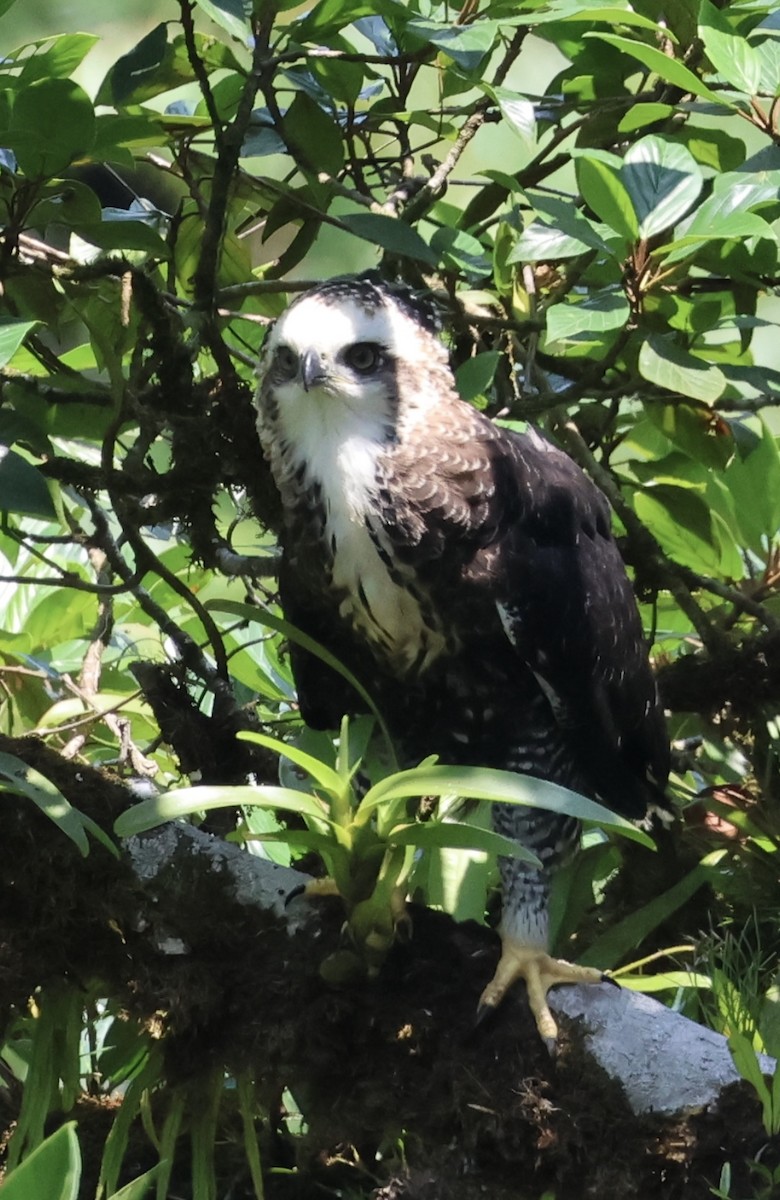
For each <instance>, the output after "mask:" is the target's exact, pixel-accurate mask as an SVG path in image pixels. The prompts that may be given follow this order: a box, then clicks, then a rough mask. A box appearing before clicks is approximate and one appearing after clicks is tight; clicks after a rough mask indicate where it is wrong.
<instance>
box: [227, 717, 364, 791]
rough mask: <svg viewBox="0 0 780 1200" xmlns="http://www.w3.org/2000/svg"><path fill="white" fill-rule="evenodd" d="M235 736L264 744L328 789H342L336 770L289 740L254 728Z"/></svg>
mask: <svg viewBox="0 0 780 1200" xmlns="http://www.w3.org/2000/svg"><path fill="white" fill-rule="evenodd" d="M237 736H238V737H239V738H240V740H241V741H242V742H254V743H255V744H256V745H258V746H265V747H266V749H268V750H273V751H274V753H275V754H280V755H282V757H284V758H288V759H289V760H290V762H292V763H295V765H296V766H298V767H302V768H303V770H304V771H306V773H307V774H308V775H311V777H312V779H314V780H316V781H317V783H319V784H320V786H321V787H323V788H326V789H327V790H328V791H331V792H334V791H335V792H340V791H342V790H343V787H344V782H343V780H342V778H341V776H340V775H339V774H338V772H336V771H334V770H333V767H330V766H328V764H327V763H324V762H323V761H322V760H321V759H319V758H315V757H314V755H313V754H307V753H306V752H305V750H299V749H298V747H297V746H291V745H290V744H289V742H281V741H280V740H279V739H278V738H273V737H268V735H267V734H264V733H258V732H256V731H255V730H254V729H252V730H249V729H244V730H242V731H241V732H240V733H239V734H238V735H237Z"/></svg>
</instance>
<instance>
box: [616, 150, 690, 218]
mask: <svg viewBox="0 0 780 1200" xmlns="http://www.w3.org/2000/svg"><path fill="white" fill-rule="evenodd" d="M620 178H621V181H622V182H623V183H624V184H625V187H626V190H627V192H628V194H629V196H630V198H631V202H632V205H633V208H634V212H635V213H636V215H637V218H638V220H639V236H640V237H642V238H651V237H654V236H655V235H656V234H658V233H662V232H663V231H664V230H665V229H669V228H671V226H672V225H676V224H677V222H678V221H679V220H681V219H682V217H684V216H685V214H686V213H687V212H688V210H689V209H690V208H691V206H692V205H693V204H694V203H695V202H696V199H697V197H698V195H699V192H700V191H701V189H702V186H703V183H704V180H703V179H702V175H701V171H700V170H699V166H698V163H697V162H696V160H695V159H694V158H693V156H692V155H691V153H690V152H689V151H688V150H686V148H685V146H681V145H678V144H677V143H675V142H671V141H666V140H664V139H662V138H659V137H654V136H651V137H644V138H642V139H641V140H640V141H638V142H635V144H634V145H633V146H631V147H630V149H629V150H628V151H627V153H626V156H625V158H624V160H623V167H622V169H621V172H620Z"/></svg>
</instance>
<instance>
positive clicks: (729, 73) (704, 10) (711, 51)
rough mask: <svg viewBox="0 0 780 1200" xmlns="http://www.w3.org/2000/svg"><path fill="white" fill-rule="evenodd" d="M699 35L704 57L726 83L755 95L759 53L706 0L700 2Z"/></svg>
mask: <svg viewBox="0 0 780 1200" xmlns="http://www.w3.org/2000/svg"><path fill="white" fill-rule="evenodd" d="M699 37H700V38H701V40H702V42H703V44H704V49H705V52H706V54H707V58H708V59H709V60H710V62H711V63H712V65H713V67H714V68H715V70H716V71H717V72H718V74H719V75H722V76H723V78H724V79H725V80H726V83H730V84H731V86H732V87H735V88H736V89H737V90H738V91H740V92H745V93H746V94H747V95H748V96H754V95H755V94H756V92H757V91H758V89H759V86H760V84H761V57H760V55H759V54H758V53H757V52H756V51H755V50H754V49H753V47H752V46H751V45H750V44H749V42H748V41H747V39H746V38H744V37H741V36H740V35H739V34H738V33H735V32H734V30H733V29H732V28H731V26H730V25H729V23H728V21H727V20H726V19H725V17H724V16H722V15H721V13H720V12H719V11H718V9H717V8H715V6H714V5H713V4H710V3H709V0H701V4H700V6H699Z"/></svg>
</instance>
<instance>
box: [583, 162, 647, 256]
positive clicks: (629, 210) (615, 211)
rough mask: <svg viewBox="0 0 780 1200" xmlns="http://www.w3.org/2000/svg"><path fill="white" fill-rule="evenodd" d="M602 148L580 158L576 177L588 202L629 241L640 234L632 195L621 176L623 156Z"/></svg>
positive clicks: (610, 225)
mask: <svg viewBox="0 0 780 1200" xmlns="http://www.w3.org/2000/svg"><path fill="white" fill-rule="evenodd" d="M613 157H614V156H612V155H609V156H607V155H605V154H603V153H602V152H600V151H589V152H584V153H582V154H581V155H579V156H578V158H577V180H578V182H579V185H580V190H581V192H582V195H583V199H584V200H585V203H586V204H587V205H588V206H589V207H590V208H592V209H593V212H594V213H595V214H596V216H597V217H598V218H599V219H600V220H601V221H603V222H604V224H605V225H608V226H609V228H610V229H613V230H614V231H615V233H617V234H618V235H619V236H620V237H621V238H622V239H623V241H624V243H626V244H631V243H632V242H635V241H636V239H637V238H638V237H639V220H638V218H637V214H636V210H635V209H634V205H633V202H632V198H631V195H630V194H629V191H628V189H627V187H626V185H625V183H624V182H623V179H622V177H621V165H620V160H619V159H617V160H615V161H614V162H613V161H611V160H612V159H613Z"/></svg>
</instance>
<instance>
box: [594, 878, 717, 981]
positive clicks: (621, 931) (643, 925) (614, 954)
mask: <svg viewBox="0 0 780 1200" xmlns="http://www.w3.org/2000/svg"><path fill="white" fill-rule="evenodd" d="M709 878H710V873H709V872H708V870H707V869H706V868H705V867H703V866H702V865H701V864H699V866H697V867H694V868H693V870H692V871H689V873H688V874H687V875H686V876H685V878H684V879H681V880H680V882H679V883H676V884H675V885H674V886H673V887H671V888H669V890H668V891H666V892H664V893H663V894H662V895H660V896H656V897H655V899H654V900H651V901H650V903H649V904H645V905H644V906H643V907H642V908H640V909H637V910H636V911H635V912H632V913H630V914H629V916H627V917H624V918H623V920H622V921H619V922H618V924H617V925H613V926H612V928H611V929H609V930H607V932H606V933H604V934H602V935H601V937H599V938H596V940H595V942H593V943H592V944H591V945H590V946H589V947H588V949H587V950H586V951H585V953H584V954H582V955H580V957H579V958H578V960H577V961H578V962H579V963H580V964H581V965H582V966H600V967H603V968H606V967H614V966H616V965H617V964H618V963H619V962H620V960H621V958H623V957H624V956H625V955H626V954H627V953H628V952H629V951H631V950H634V949H635V948H636V947H637V946H638V945H639V944H640V942H642V941H643V940H644V939H645V938H646V937H647V936H648V934H650V933H652V932H653V930H654V929H657V928H658V926H659V925H660V924H661V923H662V922H663V921H666V920H667V919H668V918H669V917H670V916H671V915H672V913H675V912H677V910H678V909H679V908H680V906H681V905H683V904H684V903H685V902H686V900H689V899H690V897H691V896H692V895H693V894H694V893H695V892H697V891H698V890H699V888H700V887H702V885H703V884H705V883H706V882H707V881H708V880H709Z"/></svg>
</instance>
